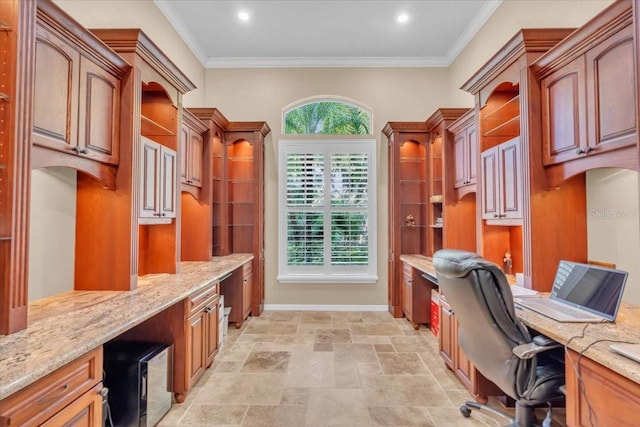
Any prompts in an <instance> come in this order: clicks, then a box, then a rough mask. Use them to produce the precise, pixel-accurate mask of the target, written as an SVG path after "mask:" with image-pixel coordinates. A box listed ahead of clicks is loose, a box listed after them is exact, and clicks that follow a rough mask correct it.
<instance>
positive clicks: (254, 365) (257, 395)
mask: <svg viewBox="0 0 640 427" xmlns="http://www.w3.org/2000/svg"><path fill="white" fill-rule="evenodd" d="M470 398H471V396H470V394H469V393H468V392H467V391H466V389H465V388H464V387H463V386H462V385H461V384H460V383H459V382H458V380H457V378H456V377H455V375H453V373H452V372H451V371H449V370H447V369H446V368H445V366H444V363H443V362H442V359H441V358H440V356H439V354H438V341H437V339H436V338H435V337H434V335H433V334H432V333H431V331H430V330H429V329H428V328H425V327H424V326H421V327H420V329H419V330H418V331H415V330H414V329H413V328H412V327H411V325H410V324H409V323H408V322H407V321H406V319H394V318H393V317H392V316H391V315H390V314H389V313H386V312H309V311H301V312H294V311H286V312H285V311H265V312H264V313H263V314H262V315H261V316H260V317H250V318H249V319H248V320H247V321H246V322H244V324H243V325H242V328H241V329H235V327H234V325H231V326H230V328H229V332H228V336H227V339H226V341H225V343H224V345H223V347H222V349H221V351H220V353H219V354H218V356H217V357H216V359H215V361H214V363H213V365H212V366H211V368H210V369H208V370H207V371H206V373H205V375H204V376H203V378H202V379H201V380H200V381H199V382H198V384H196V386H195V387H194V388H193V389H192V391H191V392H190V393H189V394H188V396H187V399H186V400H185V402H184V403H182V404H175V403H174V405H173V407H172V409H171V411H170V412H169V413H168V414H167V415H166V416H165V417H164V418H163V419H162V421H161V422H160V424H159V425H160V426H164V427H170V426H259V427H269V426H277V427H294V426H308V427H312V426H349V427H357V426H371V425H376V426H434V427H449V426H460V427H463V426H498V425H501V424H504V422H502V423H500V422H497V420H496V419H495V418H492V417H491V416H490V415H485V414H482V413H479V412H474V413H473V414H472V416H471V418H468V419H465V418H464V417H462V416H461V414H460V412H459V410H458V408H459V406H460V404H461V403H463V402H464V401H465V400H469V399H470ZM560 412H561V416H562V415H563V412H562V410H560ZM500 421H504V420H503V419H500ZM556 425H558V426H561V425H563V423H562V420H560V421H554V426H556Z"/></svg>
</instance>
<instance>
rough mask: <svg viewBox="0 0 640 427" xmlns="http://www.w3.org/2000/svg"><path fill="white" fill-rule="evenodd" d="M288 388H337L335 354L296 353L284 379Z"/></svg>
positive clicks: (317, 352) (318, 352)
mask: <svg viewBox="0 0 640 427" xmlns="http://www.w3.org/2000/svg"><path fill="white" fill-rule="evenodd" d="M284 383H285V386H286V387H296V388H299V387H335V384H336V382H335V365H334V360H333V353H331V352H324V351H309V352H296V353H293V354H292V355H291V359H290V360H289V371H288V372H287V374H286V375H285V377H284Z"/></svg>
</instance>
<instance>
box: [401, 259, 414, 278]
mask: <svg viewBox="0 0 640 427" xmlns="http://www.w3.org/2000/svg"><path fill="white" fill-rule="evenodd" d="M402 273H403V274H404V275H405V277H408V278H409V279H411V278H412V277H413V267H411V265H409V264H407V263H406V262H403V263H402Z"/></svg>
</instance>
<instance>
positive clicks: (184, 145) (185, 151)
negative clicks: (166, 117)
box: [180, 126, 189, 184]
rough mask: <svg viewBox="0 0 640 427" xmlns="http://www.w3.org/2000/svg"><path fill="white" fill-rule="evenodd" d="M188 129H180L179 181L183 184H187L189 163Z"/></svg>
mask: <svg viewBox="0 0 640 427" xmlns="http://www.w3.org/2000/svg"><path fill="white" fill-rule="evenodd" d="M188 144H189V128H187V127H185V126H183V127H182V128H181V129H180V152H181V153H182V157H180V181H181V182H183V183H185V184H186V183H187V174H188V172H187V163H188V161H189V148H188Z"/></svg>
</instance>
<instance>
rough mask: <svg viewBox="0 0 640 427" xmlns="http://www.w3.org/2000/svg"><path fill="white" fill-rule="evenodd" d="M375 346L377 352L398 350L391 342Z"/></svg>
mask: <svg viewBox="0 0 640 427" xmlns="http://www.w3.org/2000/svg"><path fill="white" fill-rule="evenodd" d="M373 348H374V350H375V351H376V353H393V352H394V351H396V350H395V348H394V347H393V346H392V345H391V344H374V345H373Z"/></svg>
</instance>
